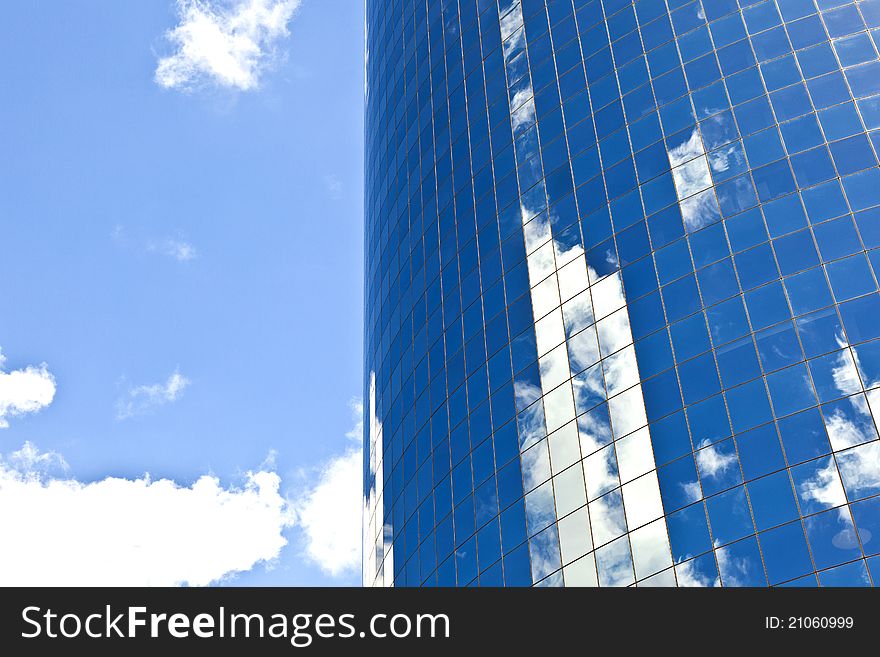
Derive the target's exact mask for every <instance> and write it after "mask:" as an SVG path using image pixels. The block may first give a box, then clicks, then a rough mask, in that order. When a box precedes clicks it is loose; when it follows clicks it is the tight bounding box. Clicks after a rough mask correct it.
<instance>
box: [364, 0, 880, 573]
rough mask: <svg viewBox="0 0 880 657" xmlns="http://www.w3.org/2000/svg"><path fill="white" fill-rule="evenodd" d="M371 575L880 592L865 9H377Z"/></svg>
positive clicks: (876, 304) (806, 5) (876, 216)
mask: <svg viewBox="0 0 880 657" xmlns="http://www.w3.org/2000/svg"><path fill="white" fill-rule="evenodd" d="M366 5H367V25H366V28H367V88H366V119H367V121H366V125H367V133H366V153H367V155H366V262H367V271H366V289H365V298H366V311H367V312H366V327H365V353H366V383H365V389H366V398H367V399H368V404H367V407H368V408H367V413H366V415H367V421H365V425H366V427H365V450H366V451H365V454H366V458H365V521H364V583H365V584H367V585H386V586H388V585H395V586H418V585H441V586H453V585H459V586H464V585H482V586H487V585H488V586H497V585H507V586H523V585H538V586H542V585H547V586H560V585H568V586H571V585H598V586H628V585H633V584H636V585H661V586H675V585H679V586H692V585H697V586H717V585H724V586H741V585H751V586H767V585H798V586H800V585H805V586H816V585H820V584H821V585H852V586H870V585H871V584H872V582H874V583H876V582H880V441H878V431H877V419H880V340H878V339H877V338H880V294H878V283H877V277H878V274H880V250H878V247H880V169H878V160H877V152H878V149H880V130H878V129H880V95H878V94H880V61H878V45H880V0H863V1H856V2H853V1H852V0H815V1H814V0H759V1H755V2H753V1H750V0H739V3H737V0H702V1H701V0H696V1H688V0H668V1H667V0H638V1H637V2H635V3H632V2H629V1H628V0H546V1H545V0H367V3H366Z"/></svg>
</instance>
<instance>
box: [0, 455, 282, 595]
mask: <svg viewBox="0 0 880 657" xmlns="http://www.w3.org/2000/svg"><path fill="white" fill-rule="evenodd" d="M65 467H66V466H65V464H64V460H63V458H62V457H61V456H60V455H59V454H56V453H54V452H48V453H45V452H41V451H40V450H38V449H37V448H36V447H34V446H33V445H32V444H30V443H25V445H24V446H23V447H22V448H21V449H20V450H18V451H16V452H13V453H12V454H9V455H7V456H6V457H3V456H0V532H2V534H3V535H4V536H15V537H16V539H15V540H4V541H0V585H3V586H49V585H51V586H77V585H79V586H83V585H87V586H175V585H181V584H189V585H191V586H204V585H207V584H210V583H211V582H216V581H218V580H222V579H224V578H228V577H230V576H231V575H233V574H234V573H237V572H243V571H248V570H250V569H252V568H253V567H254V566H255V565H257V564H259V563H261V562H269V563H271V561H272V560H274V559H275V558H276V557H278V555H279V553H280V551H281V549H282V548H283V547H284V545H286V543H287V540H286V539H285V538H284V535H283V531H284V529H285V528H287V527H288V526H290V524H291V522H292V521H293V516H292V514H291V511H290V507H289V505H288V503H287V501H286V500H285V499H284V497H283V496H282V495H281V494H280V492H279V490H280V485H281V479H280V478H279V476H278V475H277V474H276V473H275V472H272V471H267V470H261V471H259V472H248V473H247V474H246V476H245V479H244V482H243V483H242V485H241V486H238V487H224V486H222V485H221V484H220V481H219V480H218V479H217V478H216V477H212V476H207V475H206V476H203V477H201V478H199V479H198V480H197V481H196V482H195V483H194V484H192V485H191V486H188V487H187V486H181V485H179V484H177V483H175V482H173V481H170V480H167V479H161V480H158V481H154V480H152V479H151V478H150V476H149V475H144V476H143V477H141V478H139V479H119V478H115V477H108V478H106V479H102V480H100V481H95V482H91V483H83V482H80V481H77V480H76V479H72V478H69V477H67V476H65V474H64V470H65Z"/></svg>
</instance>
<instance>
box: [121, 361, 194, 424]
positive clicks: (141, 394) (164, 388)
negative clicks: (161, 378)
mask: <svg viewBox="0 0 880 657" xmlns="http://www.w3.org/2000/svg"><path fill="white" fill-rule="evenodd" d="M189 385H190V380H189V379H187V378H186V377H185V376H183V375H182V374H181V373H180V370H174V372H173V373H172V374H171V376H169V377H168V380H167V381H165V383H156V384H153V385H143V386H136V387H134V388H131V389H129V390H128V392H127V393H126V394H125V395H124V396H123V397H122V398H121V399H119V400H117V402H116V419H117V420H126V419H128V418H130V417H134V416H136V415H144V414H146V413H149V412H150V411H152V410H154V409H156V408H157V407H159V406H164V405H165V404H170V403H172V402H175V401H177V400H178V399H180V396H181V395H182V394H183V391H184V390H186V388H187V387H188V386H189Z"/></svg>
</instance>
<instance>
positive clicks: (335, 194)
mask: <svg viewBox="0 0 880 657" xmlns="http://www.w3.org/2000/svg"><path fill="white" fill-rule="evenodd" d="M324 187H325V188H326V189H327V193H328V194H329V195H330V198H332V199H333V200H338V199H339V198H340V197H341V196H342V181H341V180H340V179H339V176H337V175H336V174H335V173H331V174H330V175H328V176H324Z"/></svg>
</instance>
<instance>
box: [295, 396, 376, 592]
mask: <svg viewBox="0 0 880 657" xmlns="http://www.w3.org/2000/svg"><path fill="white" fill-rule="evenodd" d="M351 409H352V413H353V415H354V416H355V426H354V428H353V429H352V430H351V431H349V432H348V433H347V434H346V436H347V437H348V438H349V439H350V440H351V441H352V443H353V445H352V446H351V447H350V448H348V449H347V450H346V451H345V452H344V453H343V454H342V455H340V456H337V457H335V458H333V459H330V460H329V461H328V462H327V463H325V464H324V466H323V467H321V468H320V469H319V476H318V480H317V483H315V484H314V485H313V486H312V487H311V488H310V489H309V490H308V491H307V492H306V493H305V495H304V496H303V497H302V499H300V500H299V501H297V502H295V503H294V510H295V513H296V519H297V524H298V525H299V526H300V527H301V528H302V530H303V533H304V537H305V556H306V558H307V559H308V560H309V561H312V562H313V563H315V564H317V565H318V566H319V567H320V568H321V570H323V571H324V572H326V573H329V574H330V575H333V576H339V575H342V574H344V573H347V572H352V571H354V570H355V569H356V568H357V567H358V566H359V565H360V564H361V547H362V542H361V521H362V514H363V456H362V446H361V445H362V435H363V403H362V402H361V401H353V402H352V403H351Z"/></svg>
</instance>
